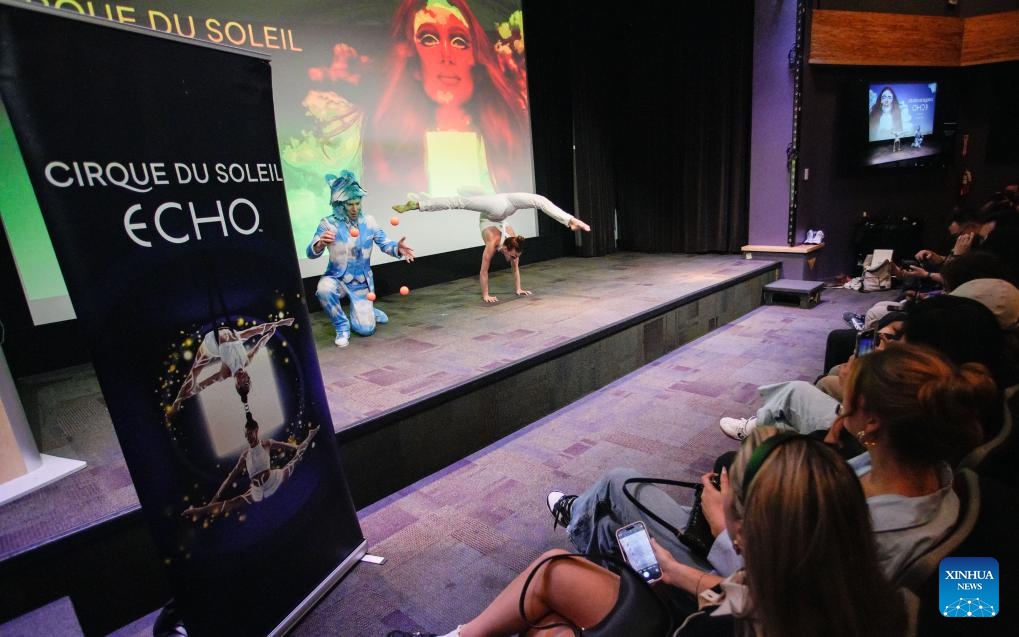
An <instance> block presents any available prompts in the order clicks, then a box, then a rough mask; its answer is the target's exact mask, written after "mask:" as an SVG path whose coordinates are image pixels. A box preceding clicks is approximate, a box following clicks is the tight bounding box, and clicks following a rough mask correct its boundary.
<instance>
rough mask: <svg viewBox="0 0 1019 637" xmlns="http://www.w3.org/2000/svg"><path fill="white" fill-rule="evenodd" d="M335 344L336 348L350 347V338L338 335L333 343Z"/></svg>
mask: <svg viewBox="0 0 1019 637" xmlns="http://www.w3.org/2000/svg"><path fill="white" fill-rule="evenodd" d="M333 344H334V345H336V347H346V346H347V345H350V338H349V337H347V335H346V334H337V335H336V340H335V341H333Z"/></svg>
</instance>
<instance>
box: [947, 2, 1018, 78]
mask: <svg viewBox="0 0 1019 637" xmlns="http://www.w3.org/2000/svg"><path fill="white" fill-rule="evenodd" d="M964 22H965V27H964V29H963V35H962V55H960V64H961V65H962V66H973V65H975V64H990V63H992V62H1008V61H1011V60H1019V11H1006V12H1004V13H992V14H990V15H982V16H977V17H973V18H966V19H965V21H964Z"/></svg>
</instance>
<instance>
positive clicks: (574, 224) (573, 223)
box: [570, 217, 591, 232]
mask: <svg viewBox="0 0 1019 637" xmlns="http://www.w3.org/2000/svg"><path fill="white" fill-rule="evenodd" d="M570 230H583V231H584V232H591V226H589V225H587V224H586V223H584V222H583V221H581V220H580V219H577V218H576V217H574V218H572V219H570Z"/></svg>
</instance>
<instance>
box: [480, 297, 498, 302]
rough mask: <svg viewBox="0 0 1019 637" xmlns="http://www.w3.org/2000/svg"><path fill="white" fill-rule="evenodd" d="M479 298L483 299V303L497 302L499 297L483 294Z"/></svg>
mask: <svg viewBox="0 0 1019 637" xmlns="http://www.w3.org/2000/svg"><path fill="white" fill-rule="evenodd" d="M481 300H482V301H484V302H485V303H498V302H499V297H497V296H489V295H485V296H483V297H481Z"/></svg>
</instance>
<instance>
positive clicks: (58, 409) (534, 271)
mask: <svg viewBox="0 0 1019 637" xmlns="http://www.w3.org/2000/svg"><path fill="white" fill-rule="evenodd" d="M408 267H413V266H412V265H411V266H408ZM522 272H523V282H524V286H525V287H526V288H527V289H530V290H532V291H533V292H534V294H533V295H532V296H528V297H516V296H514V295H513V293H512V278H511V276H510V274H509V272H508V271H507V270H502V271H499V272H495V273H493V276H492V292H493V293H494V294H496V295H498V296H499V297H500V299H502V301H501V302H500V303H499V304H496V305H486V304H484V303H482V302H481V300H480V295H479V292H478V287H477V281H476V279H475V278H473V277H472V278H469V279H461V280H458V281H453V282H450V283H447V284H442V285H436V286H431V287H428V288H422V289H419V290H413V291H412V293H411V295H410V296H407V297H399V296H396V297H387V298H384V299H382V300H381V301H380V303H379V307H380V308H382V309H383V310H385V311H386V312H387V313H388V314H389V316H390V319H391V320H390V323H389V324H387V325H384V326H381V327H380V328H379V330H378V332H377V333H376V335H374V336H372V337H371V338H358V337H354V338H352V340H351V343H350V346H349V347H347V348H342V349H340V348H335V347H333V346H332V338H333V334H332V327H331V325H329V323H328V321H327V320H326V317H325V316H324V315H322V314H321V313H316V314H315V315H313V319H312V320H313V329H314V331H315V336H316V341H317V342H318V343H319V345H320V346H319V361H320V364H321V367H322V372H323V379H324V381H325V384H326V389H327V393H328V398H329V404H330V412H331V414H332V417H333V421H334V426H335V428H336V430H337V436H338V440H339V442H340V449H341V453H342V455H343V460H344V467H345V469H346V471H347V474H348V478H349V482H350V485H351V491H352V493H353V496H354V500H355V504H356V505H357V506H358V508H361V507H364V506H366V505H368V504H370V503H372V502H375V501H377V500H379V499H381V498H384V497H385V496H387V495H390V494H392V493H394V492H396V491H397V490H399V489H401V488H403V487H405V486H407V485H408V484H411V483H413V482H414V481H415V480H418V479H419V478H421V477H423V476H426V475H429V474H430V473H432V472H434V471H437V470H439V469H441V468H443V467H446V466H448V465H450V464H452V463H454V462H457V461H458V460H460V459H461V458H463V457H465V456H467V455H468V454H470V453H472V452H474V451H476V450H478V449H480V448H482V447H484V446H485V445H487V444H490V443H492V442H494V441H496V440H498V439H500V438H502V437H504V436H506V435H508V434H510V433H512V432H514V431H516V430H518V429H520V428H521V427H524V426H526V425H527V424H529V423H531V422H534V421H536V420H538V419H540V418H542V417H544V416H545V415H547V414H548V413H550V412H552V411H554V410H556V409H559V408H560V407H562V406H564V405H566V404H569V403H570V402H572V401H574V400H576V399H578V398H580V397H582V396H584V395H585V394H587V393H589V392H591V391H594V390H596V389H598V388H599V387H602V386H604V385H606V384H608V383H610V382H612V381H613V380H615V379H617V378H619V377H621V376H623V375H624V374H627V373H629V372H631V371H633V370H635V369H637V368H639V367H640V366H642V365H644V364H646V363H648V362H650V361H652V360H654V359H656V358H658V357H660V356H662V355H663V354H665V353H667V352H669V351H671V350H673V349H675V348H676V347H679V346H680V345H682V344H684V343H686V342H689V341H691V340H693V339H696V338H698V337H700V336H702V335H704V334H706V333H707V332H709V331H711V330H713V329H714V328H716V327H718V326H720V325H724V324H725V323H727V322H729V321H732V320H734V319H736V318H738V317H740V316H742V315H743V314H745V313H747V312H749V311H751V310H752V309H754V308H756V307H758V306H759V305H760V303H761V296H762V288H763V286H764V285H765V284H767V283H769V282H771V281H773V280H775V279H777V278H778V264H776V263H774V262H769V261H765V260H757V259H755V260H746V259H743V258H740V257H739V256H732V255H726V256H723V255H700V256H692V255H645V254H631V253H622V254H615V255H610V256H608V257H602V258H593V259H580V258H566V259H556V260H552V261H545V262H541V263H536V264H532V265H527V266H524V267H523V268H522ZM19 389H20V390H21V393H22V400H23V402H24V405H25V409H26V412H27V413H28V416H29V420H30V421H31V422H32V424H33V428H35V429H36V433H37V435H38V438H39V439H40V441H41V444H40V450H41V451H43V452H46V453H54V454H58V455H61V456H64V457H72V458H80V459H82V460H86V461H87V462H88V463H89V466H88V467H87V468H86V469H85V470H83V471H81V472H79V473H78V474H76V475H74V476H71V477H70V478H68V479H66V480H63V481H61V482H59V483H57V484H54V485H51V486H49V487H46V488H45V489H43V490H41V491H39V492H38V493H35V494H32V495H29V496H26V497H24V498H21V499H20V500H17V501H15V502H12V503H9V504H7V505H5V506H4V507H2V508H0V529H2V530H0V582H3V583H4V585H3V588H4V589H5V591H9V590H14V589H15V588H17V589H21V592H20V593H19V594H18V595H12V596H8V595H5V596H4V597H5V598H6V601H5V602H4V605H3V607H2V608H0V622H2V621H3V620H4V619H7V618H9V617H11V616H15V615H17V614H20V613H23V612H27V611H28V610H31V609H32V608H35V607H38V606H41V605H42V604H44V603H46V602H48V601H52V599H54V598H56V597H59V596H63V595H70V596H71V597H72V599H73V600H74V601H75V605H76V608H77V609H78V613H79V619H80V620H81V622H82V626H83V628H84V630H85V632H86V633H88V634H98V633H100V632H102V631H106V632H108V631H109V630H112V629H115V628H117V627H119V626H120V625H122V624H123V621H121V619H122V618H123V617H128V618H131V617H136V616H138V614H139V613H138V612H137V609H136V608H133V606H134V605H135V604H137V603H138V598H151V599H156V600H158V599H162V596H164V595H165V594H166V589H165V583H164V582H162V581H161V577H158V576H157V577H153V576H152V575H151V570H158V558H157V556H155V555H154V550H153V549H152V547H151V545H150V544H149V543H148V540H147V532H146V531H145V529H144V528H143V525H142V523H141V520H140V515H138V514H137V507H138V504H137V498H136V497H135V495H134V490H133V488H132V486H131V481H130V476H129V475H128V472H127V470H126V466H125V465H124V461H123V457H122V455H121V454H120V450H119V446H118V444H117V442H116V437H115V435H114V433H113V429H112V424H111V423H110V421H109V415H108V412H107V411H106V408H105V405H104V403H103V398H102V396H101V394H100V393H99V390H98V385H97V383H96V381H95V378H94V374H93V373H92V371H91V369H90V368H89V367H88V366H85V367H77V368H72V369H67V370H61V371H59V372H53V373H49V374H45V375H40V376H35V377H31V378H25V379H19ZM57 570H60V571H62V572H63V573H64V574H65V577H64V579H65V581H64V582H63V584H62V585H61V587H60V590H49V588H51V587H47V585H46V582H45V581H44V578H53V573H54V572H56V571H57ZM30 571H41V573H43V574H45V575H42V574H40V575H39V576H33V575H30V574H29V573H30ZM97 571H99V572H100V575H98V576H97ZM146 572H147V573H148V575H147V576H142V577H139V575H140V574H141V573H146ZM86 573H87V574H88V576H87V577H86V575H85V574H86ZM97 577H98V581H97ZM79 580H80V581H79ZM141 580H144V581H141ZM125 586H126V587H128V588H132V587H133V589H134V590H133V591H132V594H133V597H134V598H135V599H133V600H132V599H125V600H123V603H122V606H123V608H121V607H119V606H118V604H121V603H120V602H113V603H112V604H111V600H110V597H109V591H110V590H124V587H125ZM46 597H49V598H48V599H46ZM129 597H131V596H129ZM92 603H96V604H97V605H99V606H100V607H101V608H102V611H101V612H100V613H98V614H96V615H94V614H93V613H92V612H90V611H89V610H88V609H87V607H89V606H90V605H91V604H92ZM118 622H119V623H118ZM97 631H98V632H97Z"/></svg>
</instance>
